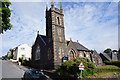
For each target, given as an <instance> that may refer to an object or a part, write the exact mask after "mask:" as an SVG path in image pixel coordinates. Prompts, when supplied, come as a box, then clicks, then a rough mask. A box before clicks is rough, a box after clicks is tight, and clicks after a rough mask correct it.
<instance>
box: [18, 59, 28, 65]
mask: <svg viewBox="0 0 120 80" xmlns="http://www.w3.org/2000/svg"><path fill="white" fill-rule="evenodd" d="M19 61H20V62H21V63H22V65H25V66H29V65H30V61H27V60H23V59H22V58H19Z"/></svg>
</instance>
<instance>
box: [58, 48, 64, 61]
mask: <svg viewBox="0 0 120 80" xmlns="http://www.w3.org/2000/svg"><path fill="white" fill-rule="evenodd" d="M59 57H60V59H62V57H63V50H62V48H60V49H59Z"/></svg>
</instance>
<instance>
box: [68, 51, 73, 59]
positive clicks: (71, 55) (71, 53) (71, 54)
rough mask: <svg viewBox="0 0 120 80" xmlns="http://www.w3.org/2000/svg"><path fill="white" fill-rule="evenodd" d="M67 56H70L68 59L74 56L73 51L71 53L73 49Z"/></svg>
mask: <svg viewBox="0 0 120 80" xmlns="http://www.w3.org/2000/svg"><path fill="white" fill-rule="evenodd" d="M69 58H70V60H71V59H73V58H74V53H73V51H71V52H70V55H69Z"/></svg>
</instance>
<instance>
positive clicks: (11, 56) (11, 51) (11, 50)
mask: <svg viewBox="0 0 120 80" xmlns="http://www.w3.org/2000/svg"><path fill="white" fill-rule="evenodd" d="M9 51H10V53H11V55H10V56H9V57H10V59H12V58H13V49H9Z"/></svg>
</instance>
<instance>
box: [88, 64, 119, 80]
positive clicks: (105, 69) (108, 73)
mask: <svg viewBox="0 0 120 80" xmlns="http://www.w3.org/2000/svg"><path fill="white" fill-rule="evenodd" d="M113 76H114V77H115V76H120V68H119V67H117V66H114V65H106V66H97V67H96V72H95V73H94V75H91V76H86V78H112V77H113Z"/></svg>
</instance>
